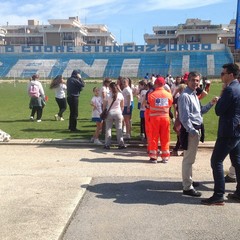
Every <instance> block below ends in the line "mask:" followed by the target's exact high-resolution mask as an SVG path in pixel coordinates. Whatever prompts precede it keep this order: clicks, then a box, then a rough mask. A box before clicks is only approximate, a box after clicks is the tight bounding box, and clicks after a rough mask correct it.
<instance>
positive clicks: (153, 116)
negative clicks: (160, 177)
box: [148, 77, 173, 163]
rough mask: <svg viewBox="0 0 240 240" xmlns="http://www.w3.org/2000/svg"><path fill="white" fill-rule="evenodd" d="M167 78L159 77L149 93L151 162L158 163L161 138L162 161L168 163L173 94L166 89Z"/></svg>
mask: <svg viewBox="0 0 240 240" xmlns="http://www.w3.org/2000/svg"><path fill="white" fill-rule="evenodd" d="M164 85H165V79H164V78H163V77H158V78H157V79H156V81H155V83H154V87H155V90H154V91H153V92H152V93H150V94H149V96H148V103H149V117H150V125H151V139H149V142H148V143H149V147H148V149H149V157H150V160H149V161H150V162H152V163H157V158H158V140H159V139H160V144H161V153H160V157H161V158H162V163H167V162H168V159H169V156H170V151H169V144H170V119H169V109H170V107H171V106H172V103H173V97H172V94H171V93H169V92H168V91H166V90H165V89H164Z"/></svg>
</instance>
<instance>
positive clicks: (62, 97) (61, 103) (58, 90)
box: [50, 75, 67, 121]
mask: <svg viewBox="0 0 240 240" xmlns="http://www.w3.org/2000/svg"><path fill="white" fill-rule="evenodd" d="M50 89H54V90H55V100H56V102H57V104H58V107H59V111H58V113H57V114H56V115H55V116H54V117H55V120H56V121H63V120H64V118H63V113H64V112H65V111H66V109H67V101H66V93H65V92H66V90H67V86H66V84H65V83H64V80H63V77H62V75H58V76H56V77H55V78H54V79H53V80H52V82H51V84H50Z"/></svg>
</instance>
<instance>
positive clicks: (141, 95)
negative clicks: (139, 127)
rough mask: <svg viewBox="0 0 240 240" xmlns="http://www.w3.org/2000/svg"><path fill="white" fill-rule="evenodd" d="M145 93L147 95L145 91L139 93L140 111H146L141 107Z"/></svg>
mask: <svg viewBox="0 0 240 240" xmlns="http://www.w3.org/2000/svg"><path fill="white" fill-rule="evenodd" d="M146 93H147V90H146V89H143V90H142V91H141V93H140V103H141V106H140V111H145V110H146V107H145V106H143V105H142V104H143V102H144V100H145V99H146Z"/></svg>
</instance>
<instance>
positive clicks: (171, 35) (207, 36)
mask: <svg viewBox="0 0 240 240" xmlns="http://www.w3.org/2000/svg"><path fill="white" fill-rule="evenodd" d="M235 25H236V20H235V19H234V20H231V21H230V23H229V24H218V25H216V24H211V21H210V20H201V19H198V18H194V19H187V20H186V22H185V23H184V24H178V25H177V26H153V34H144V40H145V42H146V43H147V44H154V45H155V44H157V45H158V44H194V43H197V44H205V43H206V44H208V43H223V44H225V45H226V46H228V47H229V48H230V49H231V51H232V52H234V47H235V46H234V39H235Z"/></svg>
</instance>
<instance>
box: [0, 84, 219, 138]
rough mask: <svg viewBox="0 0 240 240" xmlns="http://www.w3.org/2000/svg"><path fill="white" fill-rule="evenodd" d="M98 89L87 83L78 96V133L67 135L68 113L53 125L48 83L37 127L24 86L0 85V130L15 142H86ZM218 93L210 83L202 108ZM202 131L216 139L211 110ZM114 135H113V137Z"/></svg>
mask: <svg viewBox="0 0 240 240" xmlns="http://www.w3.org/2000/svg"><path fill="white" fill-rule="evenodd" d="M94 86H101V84H100V83H97V82H96V83H88V82H87V81H86V87H85V88H84V90H83V91H82V92H81V95H80V98H79V120H78V126H77V127H78V129H80V131H81V132H79V133H71V132H69V131H68V116H69V109H67V110H66V112H65V113H64V119H65V121H62V122H60V121H55V119H54V115H55V114H56V113H57V112H58V106H57V103H56V102H55V97H54V92H53V91H52V90H50V89H49V84H48V83H43V87H44V90H45V92H46V95H47V96H48V102H47V105H46V107H45V108H44V110H43V117H42V122H41V123H37V122H36V121H35V122H31V121H30V120H29V117H30V112H31V110H30V109H29V107H28V105H29V97H28V94H27V83H19V82H16V83H15V84H14V83H5V82H2V83H0V96H1V101H0V129H2V130H3V131H5V132H7V133H9V134H10V135H11V137H12V138H15V139H32V138H53V139H90V138H91V136H92V134H93V132H94V130H95V124H94V123H93V122H91V111H92V109H91V106H90V100H91V98H92V88H93V87H94ZM220 90H221V83H218V82H214V83H212V85H211V89H210V93H209V95H208V96H207V97H206V98H204V99H203V100H202V104H203V105H204V104H206V103H207V102H208V101H209V100H210V99H211V98H213V96H218V95H219V93H220ZM204 123H205V129H206V141H214V140H215V139H216V131H217V124H218V118H217V117H216V115H215V112H214V108H212V109H211V110H210V111H209V112H208V113H207V114H205V115H204ZM132 125H133V129H132V137H133V138H138V136H139V132H140V127H139V110H138V109H137V100H136V99H135V108H134V110H133V121H132ZM113 134H115V133H113ZM101 138H102V139H103V138H104V137H103V136H102V137H101ZM171 140H172V141H174V140H176V134H175V133H174V132H173V131H172V132H171Z"/></svg>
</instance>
